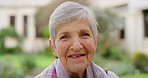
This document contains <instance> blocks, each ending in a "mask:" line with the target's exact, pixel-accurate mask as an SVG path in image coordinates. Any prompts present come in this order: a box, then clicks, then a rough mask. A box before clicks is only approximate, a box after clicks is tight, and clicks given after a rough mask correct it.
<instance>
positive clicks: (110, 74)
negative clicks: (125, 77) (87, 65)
mask: <svg viewBox="0 0 148 78" xmlns="http://www.w3.org/2000/svg"><path fill="white" fill-rule="evenodd" d="M94 65H95V69H96V70H97V72H101V73H102V75H104V76H105V78H119V77H118V76H117V75H116V74H115V73H113V72H112V71H108V70H104V69H103V68H101V67H100V66H98V65H96V64H94Z"/></svg>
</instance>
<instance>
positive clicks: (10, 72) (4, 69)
mask: <svg viewBox="0 0 148 78" xmlns="http://www.w3.org/2000/svg"><path fill="white" fill-rule="evenodd" d="M0 78H24V74H23V70H20V69H19V68H17V67H14V66H13V63H10V62H9V63H6V62H2V61H1V62H0Z"/></svg>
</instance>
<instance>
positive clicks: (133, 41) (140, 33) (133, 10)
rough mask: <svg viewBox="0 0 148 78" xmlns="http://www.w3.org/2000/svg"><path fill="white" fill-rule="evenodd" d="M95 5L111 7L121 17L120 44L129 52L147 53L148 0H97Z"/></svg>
mask: <svg viewBox="0 0 148 78" xmlns="http://www.w3.org/2000/svg"><path fill="white" fill-rule="evenodd" d="M94 5H95V6H99V7H101V8H111V9H113V10H114V11H115V12H116V13H117V14H118V15H119V16H120V18H121V24H120V31H119V37H118V38H120V42H121V45H122V46H123V47H125V48H126V49H128V50H129V51H130V52H131V53H133V52H135V51H142V52H145V53H148V0H97V2H94Z"/></svg>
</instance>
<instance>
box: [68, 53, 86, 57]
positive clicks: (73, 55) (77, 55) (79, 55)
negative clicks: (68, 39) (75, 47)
mask: <svg viewBox="0 0 148 78" xmlns="http://www.w3.org/2000/svg"><path fill="white" fill-rule="evenodd" d="M85 55H86V54H72V55H69V56H68V57H70V58H80V57H83V56H85Z"/></svg>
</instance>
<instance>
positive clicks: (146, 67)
mask: <svg viewBox="0 0 148 78" xmlns="http://www.w3.org/2000/svg"><path fill="white" fill-rule="evenodd" d="M133 64H134V66H135V68H136V69H138V70H140V71H141V72H148V56H146V55H145V54H143V53H142V52H135V54H134V55H133Z"/></svg>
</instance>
